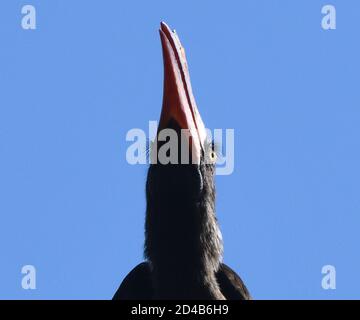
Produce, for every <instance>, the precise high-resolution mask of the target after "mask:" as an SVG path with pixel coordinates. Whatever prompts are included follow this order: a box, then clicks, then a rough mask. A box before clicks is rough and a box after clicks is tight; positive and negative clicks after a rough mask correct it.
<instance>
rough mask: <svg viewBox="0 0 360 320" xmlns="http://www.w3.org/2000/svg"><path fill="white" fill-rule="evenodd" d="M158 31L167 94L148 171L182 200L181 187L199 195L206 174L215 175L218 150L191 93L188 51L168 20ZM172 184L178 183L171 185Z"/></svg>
mask: <svg viewBox="0 0 360 320" xmlns="http://www.w3.org/2000/svg"><path fill="white" fill-rule="evenodd" d="M159 32H160V38H161V43H162V50H163V60H164V93H163V104H162V110H161V115H160V121H159V126H158V132H157V135H156V139H155V141H154V143H153V146H152V148H151V159H152V164H151V166H150V170H149V172H150V173H151V176H154V179H155V178H156V176H158V177H159V181H157V182H156V185H158V186H159V187H161V186H162V185H163V186H164V187H165V188H166V190H167V191H168V193H170V194H171V192H172V191H173V192H174V193H175V195H176V194H177V197H176V198H177V199H180V200H181V197H179V193H178V192H179V190H178V189H179V188H181V189H182V192H181V193H182V194H183V193H184V192H185V193H186V192H187V191H189V193H190V194H191V195H192V196H198V195H199V194H200V193H201V191H202V189H203V184H204V179H205V178H206V177H205V175H206V176H207V178H211V179H212V178H213V174H214V165H215V161H216V152H215V150H214V149H215V148H214V144H213V143H212V142H211V141H208V140H207V131H206V129H205V126H204V123H203V121H202V119H201V116H200V113H199V111H198V108H197V105H196V102H195V98H194V96H193V93H192V88H191V83H190V76H189V71H188V65H187V61H186V56H185V50H184V48H183V46H182V45H181V42H180V40H179V38H178V36H177V34H176V32H175V31H172V30H171V29H170V28H169V27H168V26H167V25H166V24H165V23H163V22H162V23H161V27H160V30H159ZM153 173H156V174H155V175H154V174H153ZM166 177H167V178H166ZM175 178H176V179H175ZM169 183H173V184H175V186H172V188H170V185H168V184H169ZM183 200H184V198H182V201H183Z"/></svg>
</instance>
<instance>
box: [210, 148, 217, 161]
mask: <svg viewBox="0 0 360 320" xmlns="http://www.w3.org/2000/svg"><path fill="white" fill-rule="evenodd" d="M210 159H211V161H212V162H216V159H217V154H216V152H215V151H214V150H213V149H210Z"/></svg>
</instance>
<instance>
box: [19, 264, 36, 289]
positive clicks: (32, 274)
mask: <svg viewBox="0 0 360 320" xmlns="http://www.w3.org/2000/svg"><path fill="white" fill-rule="evenodd" d="M21 273H22V274H23V275H24V276H23V277H22V279H21V287H22V288H23V289H24V290H35V289H36V269H35V267H34V266H33V265H25V266H23V267H22V268H21Z"/></svg>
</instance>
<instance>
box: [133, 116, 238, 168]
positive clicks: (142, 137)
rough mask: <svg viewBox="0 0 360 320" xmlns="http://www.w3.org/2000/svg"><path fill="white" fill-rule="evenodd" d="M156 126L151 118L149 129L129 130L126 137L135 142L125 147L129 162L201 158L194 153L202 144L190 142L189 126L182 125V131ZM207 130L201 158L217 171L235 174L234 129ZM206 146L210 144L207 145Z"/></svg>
mask: <svg viewBox="0 0 360 320" xmlns="http://www.w3.org/2000/svg"><path fill="white" fill-rule="evenodd" d="M157 127H158V126H157V121H149V128H148V132H145V131H144V130H143V129H140V128H134V129H131V130H129V131H128V132H127V134H126V141H128V142H132V143H131V144H130V145H129V146H128V148H127V150H126V161H127V162H128V163H129V164H131V165H136V164H156V163H160V164H189V163H192V164H196V163H199V159H198V158H196V157H194V156H193V155H194V154H195V153H196V150H195V151H194V148H196V146H197V147H198V148H199V145H197V144H196V143H191V141H192V140H193V138H192V135H191V134H190V132H189V130H185V129H182V130H181V134H180V135H179V134H178V133H177V132H176V131H175V130H173V129H163V130H161V131H159V132H157ZM206 131H207V141H206V142H205V146H203V150H202V152H203V153H204V154H203V157H202V161H203V162H204V163H205V164H216V174H217V175H230V174H232V173H233V172H234V161H235V156H234V151H235V150H234V144H235V141H234V139H235V138H234V129H225V130H223V129H214V130H213V132H212V131H211V130H209V129H206ZM194 140H195V141H196V139H194ZM149 141H150V143H149ZM214 141H215V143H213V142H214ZM214 145H215V147H214ZM206 146H208V148H204V147H206ZM179 151H180V153H179Z"/></svg>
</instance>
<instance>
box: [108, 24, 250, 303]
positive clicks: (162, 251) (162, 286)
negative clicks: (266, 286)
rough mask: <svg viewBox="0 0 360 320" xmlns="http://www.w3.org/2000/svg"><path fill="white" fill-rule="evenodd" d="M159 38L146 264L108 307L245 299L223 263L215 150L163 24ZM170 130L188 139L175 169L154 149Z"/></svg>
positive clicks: (179, 50) (176, 44)
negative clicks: (159, 87) (159, 98)
mask: <svg viewBox="0 0 360 320" xmlns="http://www.w3.org/2000/svg"><path fill="white" fill-rule="evenodd" d="M159 32H160V39H161V44H162V53H163V62H164V87H163V103H162V109H161V115H160V121H159V125H158V131H157V136H156V138H155V142H156V143H157V146H158V148H154V149H153V150H155V151H153V150H151V151H150V153H151V157H152V161H151V162H150V165H149V168H148V173H147V178H146V187H145V189H146V191H145V193H146V214H145V244H144V257H145V261H144V262H142V263H140V264H139V265H137V266H136V267H135V268H134V269H133V270H131V271H130V272H129V273H128V275H127V276H126V277H125V279H124V280H123V281H122V283H121V285H120V287H119V288H118V290H117V291H116V293H115V295H114V296H113V300H250V299H252V298H251V295H250V293H249V291H248V289H247V287H246V286H245V284H244V282H243V281H242V279H241V278H240V276H239V275H238V274H237V273H236V272H235V271H234V270H232V269H231V268H230V267H229V266H227V265H226V264H225V263H223V241H222V235H221V232H220V229H219V224H218V220H217V217H216V212H215V182H214V176H215V163H216V150H215V144H214V143H213V142H212V141H208V139H207V131H206V129H205V126H204V123H203V121H202V119H201V116H200V113H199V110H198V108H197V105H196V102H195V98H194V95H193V92H192V88H191V83H190V76H189V70H188V64H187V59H186V56H185V50H184V48H183V46H182V44H181V42H180V39H179V37H178V35H177V33H176V31H175V30H171V29H170V27H169V26H168V25H167V24H166V23H165V22H161V24H160V29H159ZM168 129H170V130H173V131H174V132H176V134H177V135H178V137H179V136H180V135H181V134H182V133H183V132H185V135H186V138H187V139H184V140H185V141H186V142H187V143H184V144H183V143H181V144H180V143H178V149H177V150H176V151H177V152H175V151H174V153H175V157H173V159H175V160H179V161H178V162H176V161H173V162H171V163H164V161H163V162H162V161H161V159H159V158H160V152H159V150H160V148H159V146H160V147H165V145H166V143H167V142H168V140H169V139H167V140H166V139H160V133H161V132H162V131H163V130H168ZM181 141H183V140H181ZM169 150H170V152H172V151H173V150H175V149H171V148H170V149H169ZM169 150H167V151H169ZM180 153H181V154H183V153H188V156H189V159H188V160H189V161H180V160H182V159H180V158H181V157H180V155H179V154H180ZM165 154H167V155H168V154H169V152H167V153H165ZM156 160H158V161H156Z"/></svg>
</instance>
